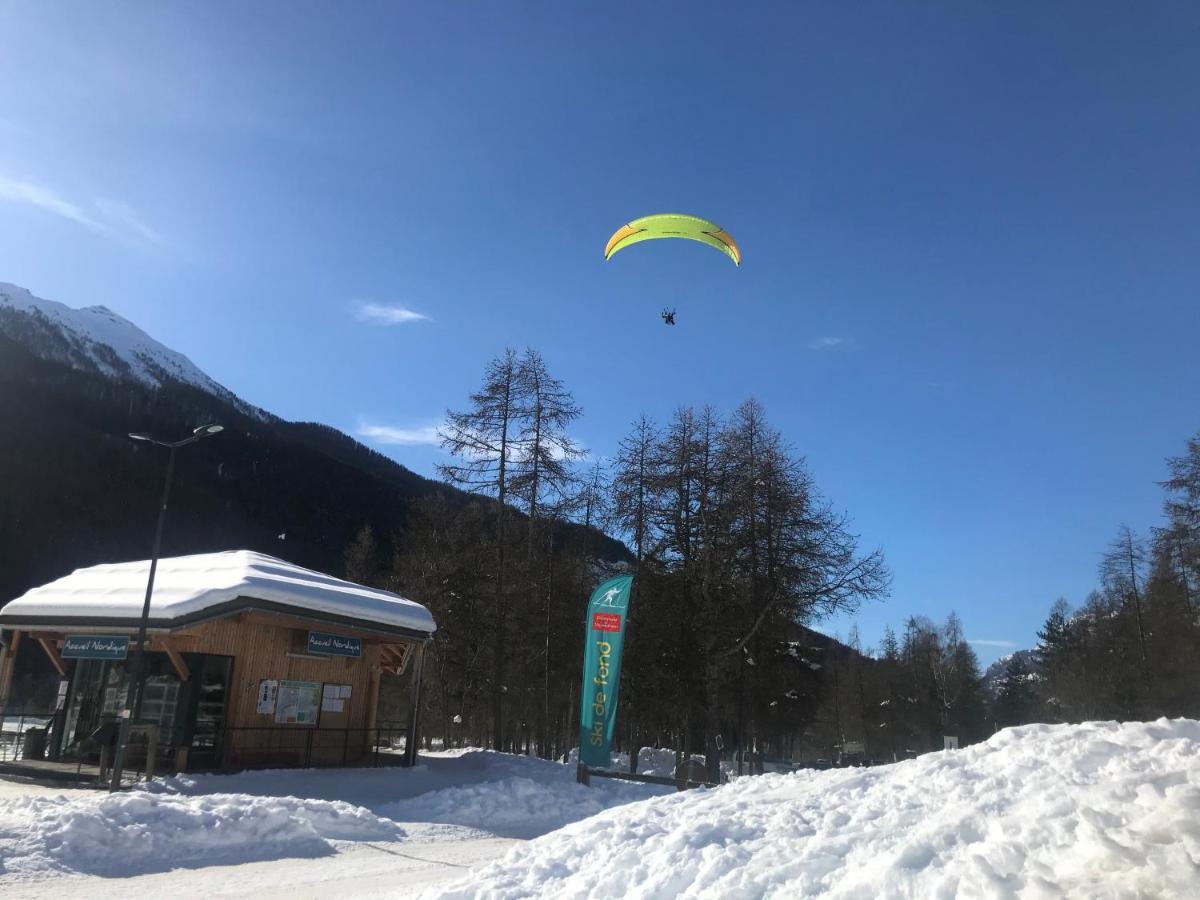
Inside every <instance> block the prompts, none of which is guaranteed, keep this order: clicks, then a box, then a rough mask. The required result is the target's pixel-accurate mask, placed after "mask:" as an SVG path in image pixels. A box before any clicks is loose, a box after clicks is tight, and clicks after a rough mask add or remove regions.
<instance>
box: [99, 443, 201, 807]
mask: <svg viewBox="0 0 1200 900" xmlns="http://www.w3.org/2000/svg"><path fill="white" fill-rule="evenodd" d="M223 430H224V429H223V428H222V426H220V425H201V426H200V427H199V428H197V429H196V430H195V431H193V432H192V433H191V435H189V436H188V437H186V438H184V439H183V440H181V441H162V440H159V439H158V438H156V437H154V436H153V435H150V434H146V433H145V432H140V431H139V432H135V433H133V434H131V435H129V436H130V437H131V438H133V440H135V441H146V442H148V443H151V444H158V446H160V447H166V448H168V449H169V450H170V451H171V453H170V455H169V456H168V457H167V477H166V480H165V481H164V482H163V492H162V505H161V506H160V507H159V510H158V525H157V527H156V528H155V530H154V550H153V551H152V552H151V554H150V577H149V578H148V579H147V580H146V600H145V602H143V603H142V620H141V624H140V625H139V626H138V639H137V649H136V650H135V651H134V654H133V666H132V667H131V668H130V671H129V682H128V687H127V688H126V690H125V709H124V710H122V712H121V732H120V736H119V737H118V739H117V751H116V753H115V754H114V755H113V770H112V780H111V781H110V782H109V790H110V791H119V790H120V789H121V775H122V774H123V772H124V768H125V752H126V750H128V748H129V729H130V727H131V726H132V725H133V723H134V722H135V721H137V720H138V719H140V718H141V716H142V671H143V668H144V659H145V654H146V625H147V623H148V622H149V619H150V598H151V597H152V596H153V594H154V572H155V570H156V569H157V568H158V551H159V549H160V548H161V547H162V533H163V523H164V522H165V521H166V518H167V502H168V501H169V500H170V499H171V478H172V477H173V476H174V474H175V453H176V451H178V450H179V448H180V447H186V446H187V445H188V444H194V443H196V442H197V441H199V440H203V439H204V438H206V437H209V436H210V435H214V434H217V433H218V432H220V431H223ZM131 691H132V700H133V704H132V711H131V709H130V702H129V701H130V699H131V696H130V692H131Z"/></svg>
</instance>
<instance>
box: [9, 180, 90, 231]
mask: <svg viewBox="0 0 1200 900" xmlns="http://www.w3.org/2000/svg"><path fill="white" fill-rule="evenodd" d="M0 200H11V201H12V202H13V203H25V204H27V205H29V206H36V207H37V208H38V209H41V210H44V211H45V212H48V213H52V214H53V215H56V216H61V217H62V218H64V219H70V220H71V221H72V222H75V223H77V224H79V225H82V226H84V227H85V228H90V229H91V230H92V231H95V232H96V233H97V234H106V235H107V234H111V233H112V229H110V228H109V227H108V226H107V225H105V224H104V223H103V222H101V221H99V220H98V219H96V218H94V217H93V216H90V215H88V213H87V211H86V210H84V209H83V208H82V207H81V206H78V205H77V204H75V203H71V202H70V201H67V200H64V199H63V198H62V197H60V196H58V194H56V193H54V192H53V191H51V190H49V189H48V188H44V187H42V186H41V185H38V184H34V183H33V182H31V181H17V180H16V179H14V178H6V177H5V176H3V175H0Z"/></svg>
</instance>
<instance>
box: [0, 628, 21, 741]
mask: <svg viewBox="0 0 1200 900" xmlns="http://www.w3.org/2000/svg"><path fill="white" fill-rule="evenodd" d="M20 646H21V632H19V631H14V632H13V633H12V640H11V641H10V642H9V644H8V646H7V647H5V648H4V650H3V654H2V655H0V722H3V721H4V718H3V716H4V713H5V711H7V709H8V691H9V689H10V688H11V687H12V676H13V667H14V666H16V664H17V650H18V649H19V648H20Z"/></svg>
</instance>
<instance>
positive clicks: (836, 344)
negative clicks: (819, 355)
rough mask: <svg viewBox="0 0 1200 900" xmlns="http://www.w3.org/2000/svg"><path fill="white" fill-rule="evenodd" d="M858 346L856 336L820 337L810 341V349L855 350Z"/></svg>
mask: <svg viewBox="0 0 1200 900" xmlns="http://www.w3.org/2000/svg"><path fill="white" fill-rule="evenodd" d="M857 346H858V345H857V344H856V343H854V338H846V337H819V338H813V339H812V340H811V341H809V342H808V349H809V350H853V349H855V348H856V347H857Z"/></svg>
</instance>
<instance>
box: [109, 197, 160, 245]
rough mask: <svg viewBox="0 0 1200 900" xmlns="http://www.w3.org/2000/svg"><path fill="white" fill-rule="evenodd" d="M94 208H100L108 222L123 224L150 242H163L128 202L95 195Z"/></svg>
mask: <svg viewBox="0 0 1200 900" xmlns="http://www.w3.org/2000/svg"><path fill="white" fill-rule="evenodd" d="M96 209H98V210H100V212H101V213H102V214H103V215H104V217H105V218H106V219H108V220H109V221H110V222H114V223H117V224H119V225H122V226H124V227H125V228H127V229H128V230H129V231H131V232H133V233H134V234H136V235H138V236H139V237H141V238H143V239H144V240H146V241H149V242H150V243H151V244H161V243H163V236H162V235H161V234H159V233H158V232H157V231H155V230H154V229H153V228H151V227H150V226H149V225H147V224H146V223H145V222H144V221H142V217H141V216H139V215H138V212H137V210H136V209H134V208H133V207H132V206H130V205H129V204H127V203H121V202H119V201H117V200H105V199H104V198H103V197H97V198H96Z"/></svg>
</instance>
